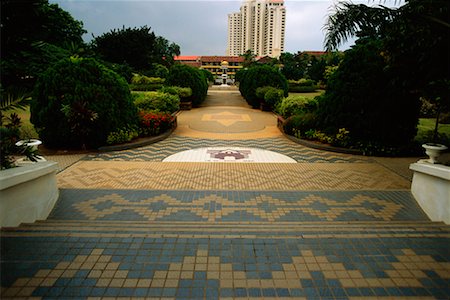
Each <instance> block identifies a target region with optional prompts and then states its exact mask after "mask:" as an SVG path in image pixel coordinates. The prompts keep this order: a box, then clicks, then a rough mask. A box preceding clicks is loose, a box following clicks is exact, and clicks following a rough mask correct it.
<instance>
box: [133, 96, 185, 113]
mask: <svg viewBox="0 0 450 300" xmlns="http://www.w3.org/2000/svg"><path fill="white" fill-rule="evenodd" d="M133 97H134V104H135V105H136V107H137V108H138V109H139V110H153V111H159V112H167V113H170V114H171V113H174V112H176V111H177V110H179V109H180V98H179V97H178V96H177V95H171V94H169V93H163V92H146V93H139V94H135V95H133Z"/></svg>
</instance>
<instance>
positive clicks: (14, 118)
mask: <svg viewBox="0 0 450 300" xmlns="http://www.w3.org/2000/svg"><path fill="white" fill-rule="evenodd" d="M21 125H22V121H21V119H20V117H19V116H18V115H17V114H16V113H12V114H10V116H9V117H5V116H4V115H3V114H2V112H1V111H0V170H4V169H10V168H13V167H15V163H14V157H13V155H25V156H26V157H27V158H28V159H29V160H30V161H36V160H37V155H38V152H37V150H33V149H32V147H29V146H26V145H25V144H20V143H19V144H16V142H17V141H18V140H19V138H20V127H21Z"/></svg>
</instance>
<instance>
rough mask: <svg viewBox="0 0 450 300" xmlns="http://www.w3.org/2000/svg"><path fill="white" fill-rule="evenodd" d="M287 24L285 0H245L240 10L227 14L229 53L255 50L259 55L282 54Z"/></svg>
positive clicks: (238, 53) (239, 53)
mask: <svg viewBox="0 0 450 300" xmlns="http://www.w3.org/2000/svg"><path fill="white" fill-rule="evenodd" d="M285 24H286V8H285V7H284V1H283V0H245V1H244V3H243V4H242V6H241V11H240V12H236V13H231V14H229V15H228V48H227V55H241V54H243V53H244V52H246V51H247V50H252V51H253V53H254V54H255V55H257V56H265V55H268V56H271V57H279V56H280V54H281V53H282V52H283V51H284V30H285Z"/></svg>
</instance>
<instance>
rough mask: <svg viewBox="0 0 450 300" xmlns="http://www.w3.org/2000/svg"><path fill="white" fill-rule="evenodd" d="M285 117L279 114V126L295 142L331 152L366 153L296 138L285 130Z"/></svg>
mask: <svg viewBox="0 0 450 300" xmlns="http://www.w3.org/2000/svg"><path fill="white" fill-rule="evenodd" d="M285 121H286V120H285V119H284V118H283V117H281V116H279V115H277V127H278V129H279V130H280V131H281V133H282V134H283V135H284V136H285V137H286V138H288V139H290V140H291V141H293V142H294V143H297V144H300V145H302V146H305V147H308V148H313V149H317V150H324V151H330V152H336V153H344V154H352V155H364V154H363V152H362V151H360V150H357V149H348V148H341V147H334V146H330V145H326V144H322V143H316V142H312V141H308V140H304V139H299V138H296V137H295V136H292V135H289V134H287V133H285V132H284V130H283V125H284V123H285Z"/></svg>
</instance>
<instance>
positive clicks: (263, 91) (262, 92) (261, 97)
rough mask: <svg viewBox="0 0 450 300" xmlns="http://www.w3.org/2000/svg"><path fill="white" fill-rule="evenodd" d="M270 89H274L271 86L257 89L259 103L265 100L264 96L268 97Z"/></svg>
mask: <svg viewBox="0 0 450 300" xmlns="http://www.w3.org/2000/svg"><path fill="white" fill-rule="evenodd" d="M269 89H273V87H271V86H262V87H259V88H257V89H256V98H257V99H258V100H259V101H263V100H264V96H265V95H266V93H267V91H268V90H269Z"/></svg>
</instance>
